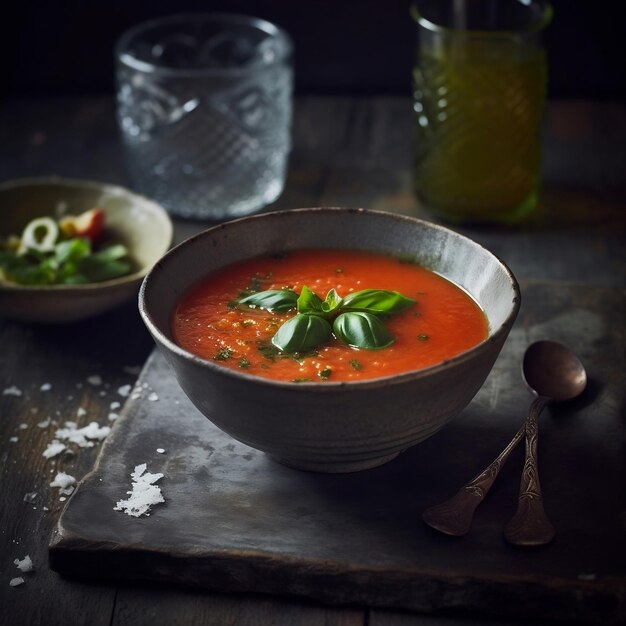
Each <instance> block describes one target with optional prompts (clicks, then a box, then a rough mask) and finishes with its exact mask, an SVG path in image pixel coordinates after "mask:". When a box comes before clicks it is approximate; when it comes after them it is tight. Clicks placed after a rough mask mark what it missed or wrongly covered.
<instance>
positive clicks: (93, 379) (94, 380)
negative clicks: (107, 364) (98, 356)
mask: <svg viewBox="0 0 626 626" xmlns="http://www.w3.org/2000/svg"><path fill="white" fill-rule="evenodd" d="M87 382H88V383H89V384H90V385H95V386H98V385H101V384H102V378H101V377H100V376H98V375H97V374H96V375H95V376H88V377H87Z"/></svg>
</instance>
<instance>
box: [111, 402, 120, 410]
mask: <svg viewBox="0 0 626 626" xmlns="http://www.w3.org/2000/svg"><path fill="white" fill-rule="evenodd" d="M121 406H122V405H121V404H120V403H119V402H111V404H109V408H110V409H111V411H115V410H116V409H119V408H120V407H121Z"/></svg>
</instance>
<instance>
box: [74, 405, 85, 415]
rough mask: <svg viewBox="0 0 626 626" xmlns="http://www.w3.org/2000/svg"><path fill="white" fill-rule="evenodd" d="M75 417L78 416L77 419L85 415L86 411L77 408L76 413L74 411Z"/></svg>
mask: <svg viewBox="0 0 626 626" xmlns="http://www.w3.org/2000/svg"><path fill="white" fill-rule="evenodd" d="M76 415H78V417H82V416H83V415H87V411H86V410H85V409H83V407H82V406H79V407H78V411H76Z"/></svg>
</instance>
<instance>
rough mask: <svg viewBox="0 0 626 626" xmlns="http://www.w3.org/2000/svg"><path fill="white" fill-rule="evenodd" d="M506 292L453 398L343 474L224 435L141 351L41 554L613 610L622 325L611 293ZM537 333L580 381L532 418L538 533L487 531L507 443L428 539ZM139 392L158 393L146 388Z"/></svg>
mask: <svg viewBox="0 0 626 626" xmlns="http://www.w3.org/2000/svg"><path fill="white" fill-rule="evenodd" d="M522 289H523V291H522V293H523V304H522V310H521V313H520V316H519V318H518V321H517V322H516V325H515V327H514V329H513V331H512V333H511V335H510V337H509V339H508V341H507V343H506V345H505V348H504V350H503V352H502V353H501V355H500V357H499V359H498V361H497V363H496V366H495V368H494V370H493V371H492V373H491V375H490V376H489V378H488V380H487V382H486V383H485V385H484V387H483V388H482V389H481V391H480V392H479V393H478V395H477V396H476V398H475V399H474V400H473V401H472V403H471V404H470V406H469V407H468V408H467V409H466V410H465V411H463V412H462V413H461V414H460V415H459V416H458V417H457V418H456V419H455V420H454V421H453V422H452V423H451V424H449V425H448V426H446V427H445V428H444V429H443V430H442V431H440V432H439V433H437V434H436V435H434V436H433V437H431V438H430V439H428V440H427V441H425V442H423V443H421V444H419V445H418V446H415V447H413V448H411V449H410V450H408V451H407V452H405V453H404V454H402V455H400V457H398V458H397V459H395V460H394V461H392V462H390V463H388V464H387V465H385V466H382V467H379V468H375V469H372V470H367V471H364V472H358V473H353V474H342V475H323V474H315V473H309V472H301V471H298V470H294V469H290V468H287V467H284V466H282V465H279V464H278V463H276V462H274V461H272V460H270V459H269V458H267V457H266V456H265V455H264V454H263V453H261V452H258V451H256V450H253V449H251V448H249V447H247V446H246V445H244V444H241V443H239V442H237V441H235V440H233V439H232V438H231V437H229V436H228V435H226V434H224V433H222V432H221V431H219V430H218V429H217V428H216V427H214V426H213V425H212V424H211V423H210V422H209V421H208V420H207V419H206V418H204V417H203V416H202V415H201V414H200V413H199V412H198V411H197V410H196V409H195V408H194V407H193V405H192V404H191V403H190V402H189V400H187V398H186V397H185V396H184V395H183V393H182V392H181V390H180V388H179V387H178V385H177V383H176V382H175V380H174V378H173V376H172V374H171V372H170V370H169V367H168V365H167V363H166V362H165V360H164V359H163V357H162V356H161V355H160V354H158V353H157V352H155V353H154V354H153V355H152V356H151V357H150V359H149V361H148V362H147V364H146V366H145V368H144V370H143V372H142V374H141V376H140V384H141V385H142V386H143V390H144V393H142V397H141V398H138V399H130V400H129V401H128V402H127V404H126V405H125V408H124V411H123V413H122V415H121V416H120V418H118V420H117V421H116V423H115V427H114V429H113V431H112V433H111V435H110V436H109V437H108V439H107V441H106V442H105V444H104V446H103V448H102V451H101V453H100V456H99V459H98V462H97V465H96V467H95V469H94V470H93V472H92V473H91V474H89V475H88V476H86V477H85V479H84V480H83V481H81V484H80V485H79V487H78V489H77V491H76V492H75V493H74V495H73V496H72V497H71V499H70V500H69V502H68V505H67V507H66V509H65V511H64V512H63V514H62V516H61V518H60V521H59V524H58V527H57V529H56V530H55V532H54V534H53V536H52V539H51V544H50V564H51V567H52V568H53V569H54V570H56V571H58V572H61V573H63V574H65V575H70V576H78V577H107V578H116V579H127V580H160V581H172V582H176V583H182V584H189V585H193V586H197V587H204V588H207V589H211V590H218V591H233V592H247V591H254V592H261V593H269V594H276V595H288V596H297V597H303V598H308V599H315V600H319V601H322V602H326V603H332V604H361V605H371V606H379V607H396V608H403V609H414V610H419V611H435V610H438V609H450V608H452V609H462V610H467V611H470V612H471V611H479V612H486V613H489V614H495V615H502V616H509V615H510V616H515V617H520V618H527V619H532V618H538V617H543V618H555V619H562V620H584V621H587V622H593V623H598V624H611V623H619V622H620V621H621V620H624V618H625V617H626V608H625V607H626V575H625V569H626V552H625V549H624V546H625V542H624V541H625V530H624V526H625V520H626V515H625V514H624V498H623V496H624V493H623V488H624V458H625V457H624V448H623V397H622V387H623V383H624V376H623V372H624V362H623V360H624V354H623V348H622V346H623V328H622V326H623V324H621V323H620V322H617V323H616V322H615V320H620V319H622V320H623V313H624V298H623V294H621V293H619V292H617V291H615V290H609V289H601V288H590V287H580V286H579V287H577V286H569V287H559V289H558V292H556V291H555V287H554V285H553V284H547V283H540V282H531V283H526V284H522ZM620 313H621V315H620ZM545 338H549V339H553V340H557V341H563V342H564V343H568V344H570V345H572V346H573V347H574V348H575V349H576V350H577V351H578V352H579V354H580V355H581V357H582V358H583V360H584V362H585V364H586V365H587V368H588V371H589V376H590V383H589V386H588V389H587V391H586V392H585V394H584V395H583V396H582V397H581V398H580V399H578V400H576V401H574V402H571V403H568V404H565V405H560V406H558V407H557V406H555V407H553V408H552V409H549V410H547V411H546V413H545V414H544V415H543V416H542V418H541V423H540V444H539V445H540V469H541V478H542V486H543V491H544V498H545V501H546V510H547V512H548V514H549V516H550V518H551V520H552V522H553V523H554V525H555V527H556V529H557V538H556V540H555V542H554V543H553V544H551V545H550V546H547V547H544V548H541V549H530V550H529V549H519V548H513V547H512V546H509V545H508V544H506V543H505V541H504V540H503V537H502V529H503V527H504V524H505V523H506V522H507V521H508V519H509V518H510V516H511V515H512V514H513V512H514V509H515V504H516V498H517V490H518V485H519V475H520V470H521V464H522V460H523V456H522V454H523V450H522V447H521V446H520V447H519V449H518V450H516V452H515V453H514V455H513V456H512V457H511V459H510V460H509V462H508V464H507V465H506V466H505V468H504V470H503V471H502V473H501V475H500V477H499V478H498V481H497V482H496V484H495V485H494V487H493V489H492V492H491V493H490V494H489V496H488V498H487V500H486V501H485V502H484V503H483V504H482V506H481V507H480V508H479V509H478V512H477V515H476V518H475V523H474V526H473V528H472V530H471V532H470V534H468V535H467V536H465V537H463V538H451V537H447V536H443V535H440V534H438V533H437V532H435V531H433V530H432V529H430V528H428V527H427V526H426V525H425V524H424V523H423V522H422V521H421V512H422V511H423V510H424V509H425V508H426V507H427V506H429V505H431V504H433V503H436V502H439V501H441V500H442V499H445V498H446V497H448V496H451V495H452V494H453V493H454V492H455V491H456V489H457V488H458V487H460V486H461V485H462V484H463V483H465V482H466V481H467V480H469V479H470V478H472V477H473V476H474V475H475V474H476V473H478V472H479V471H481V470H482V469H483V468H484V467H485V466H486V465H487V464H488V463H489V462H490V461H491V460H492V459H493V458H494V457H495V456H496V455H497V453H498V452H499V451H500V450H501V449H502V447H503V446H504V445H505V444H506V443H507V442H508V440H509V439H510V438H511V436H512V435H513V434H514V432H515V431H516V430H517V428H518V427H519V424H520V423H521V421H522V420H523V418H524V417H525V415H526V411H527V409H528V405H529V403H530V401H531V395H530V393H529V392H528V390H526V389H525V387H524V385H523V383H522V382H521V376H520V362H521V358H522V355H523V351H524V349H525V347H526V346H527V345H528V344H529V343H531V342H532V341H535V340H538V339H545ZM152 391H154V393H156V394H157V395H158V398H159V399H158V401H150V400H148V399H147V395H148V392H152ZM260 410H262V408H260ZM382 413H383V414H384V411H383V412H382ZM157 448H164V449H165V451H166V452H165V453H164V454H159V453H158V452H157V451H156V450H157ZM140 463H147V466H148V471H149V472H163V474H164V475H165V476H164V478H163V479H161V481H160V482H159V483H158V484H159V485H160V486H161V488H162V492H163V495H164V497H165V500H166V502H165V503H164V504H159V505H156V506H155V507H153V509H152V512H151V514H150V516H149V517H143V518H139V519H137V518H131V517H129V516H127V515H125V514H123V513H122V512H119V511H115V510H113V507H114V506H115V503H116V502H117V501H118V500H120V499H123V498H125V497H126V492H127V490H128V489H129V488H130V483H131V478H130V472H131V471H132V470H133V468H134V467H135V466H136V465H138V464H140Z"/></svg>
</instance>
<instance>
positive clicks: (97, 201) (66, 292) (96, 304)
mask: <svg viewBox="0 0 626 626" xmlns="http://www.w3.org/2000/svg"><path fill="white" fill-rule="evenodd" d="M94 207H99V208H101V209H103V210H104V211H105V213H106V228H107V230H108V232H109V233H110V234H111V236H112V238H114V239H115V240H118V241H120V242H121V243H123V244H125V245H126V247H127V248H128V249H129V252H130V256H131V258H132V261H133V262H134V265H135V268H136V269H135V271H134V272H133V273H132V274H129V275H128V276H123V277H120V278H115V279H113V280H107V281H102V282H98V283H91V284H87V285H50V286H24V285H16V284H12V283H6V282H0V317H6V318H9V319H13V320H19V321H23V322H39V323H57V322H72V321H76V320H80V319H84V318H87V317H91V316H93V315H96V314H99V313H103V312H104V311H107V310H109V309H112V308H113V307H115V306H117V305H119V304H121V303H122V302H125V301H128V300H130V299H132V298H134V297H136V295H137V292H138V290H139V285H140V284H141V281H142V279H143V278H144V276H145V275H146V274H147V272H148V270H149V269H150V268H151V267H152V265H153V264H154V263H155V262H156V261H157V260H158V259H159V258H160V257H161V256H162V255H163V254H165V252H166V251H167V249H168V248H169V247H170V245H171V243H172V236H173V228H172V222H171V220H170V218H169V216H168V214H167V213H166V212H165V210H164V209H162V208H161V207H160V206H159V205H158V204H156V203H154V202H152V201H151V200H148V199H147V198H144V197H143V196H139V195H137V194H135V193H132V192H131V191H129V190H128V189H124V188H122V187H117V186H113V185H107V184H104V183H98V182H92V181H82V180H69V179H63V178H57V177H46V178H22V179H17V180H11V181H7V182H4V183H0V236H7V235H10V234H16V235H17V234H20V233H21V232H22V230H23V229H24V227H25V226H26V224H28V222H30V221H31V220H33V219H34V218H36V217H42V216H55V215H56V214H57V211H58V210H61V211H64V212H67V213H68V214H75V215H76V214H79V213H82V212H84V211H87V210H89V209H92V208H94Z"/></svg>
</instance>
